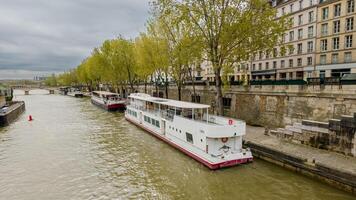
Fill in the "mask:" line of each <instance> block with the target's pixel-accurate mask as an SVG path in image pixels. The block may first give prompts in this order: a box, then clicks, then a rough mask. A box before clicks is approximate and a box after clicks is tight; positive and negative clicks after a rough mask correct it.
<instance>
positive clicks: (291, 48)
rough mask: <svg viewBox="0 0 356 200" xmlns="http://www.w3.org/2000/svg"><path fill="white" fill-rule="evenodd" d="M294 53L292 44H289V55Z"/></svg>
mask: <svg viewBox="0 0 356 200" xmlns="http://www.w3.org/2000/svg"><path fill="white" fill-rule="evenodd" d="M293 53H294V46H293V45H289V55H292V54H293Z"/></svg>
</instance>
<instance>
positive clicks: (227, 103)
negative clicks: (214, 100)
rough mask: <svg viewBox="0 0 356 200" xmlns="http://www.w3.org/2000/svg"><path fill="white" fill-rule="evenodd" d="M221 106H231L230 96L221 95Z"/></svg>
mask: <svg viewBox="0 0 356 200" xmlns="http://www.w3.org/2000/svg"><path fill="white" fill-rule="evenodd" d="M223 106H224V108H230V107H231V98H227V97H223Z"/></svg>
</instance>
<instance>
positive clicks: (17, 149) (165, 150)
mask: <svg viewBox="0 0 356 200" xmlns="http://www.w3.org/2000/svg"><path fill="white" fill-rule="evenodd" d="M15 93H16V94H17V95H16V97H15V99H16V100H24V101H25V102H26V112H25V114H23V115H22V116H21V117H20V118H19V119H18V120H17V121H16V122H15V123H13V124H12V125H10V126H8V127H5V128H0V199H11V200H12V199H14V200H16V199H34V200H39V199H51V200H52V199H199V200H200V199H242V200H244V199H264V200H268V199H271V200H272V199H273V200H278V199H288V200H297V199H298V200H299V199H308V200H312V199H320V200H327V199H330V200H331V199H332V200H338V199H340V200H341V199H342V200H347V199H350V200H351V199H353V200H354V199H355V197H354V196H351V195H350V194H348V193H345V192H343V191H340V190H336V189H334V188H332V187H330V186H328V185H325V184H323V183H320V182H317V181H314V180H312V179H309V178H306V177H304V176H301V175H299V174H296V173H294V172H291V171H288V170H285V169H283V168H281V167H278V166H275V165H273V164H270V163H267V162H264V161H261V160H258V159H256V160H255V161H254V162H253V163H252V164H248V165H242V166H237V167H232V168H228V169H223V170H218V171H210V170H209V169H207V168H206V167H204V166H202V165H201V164H199V163H197V162H196V161H194V160H192V159H191V158H189V157H187V156H185V155H184V154H182V153H180V152H178V151H177V150H175V149H173V148H172V147H170V146H169V145H167V144H165V143H163V142H161V141H159V140H157V139H155V138H154V137H152V136H151V135H149V134H147V133H146V132H144V131H143V130H141V129H139V128H137V127H135V126H134V125H132V124H130V123H129V122H127V121H125V119H124V117H123V114H122V113H108V112H106V111H104V110H101V109H100V108H97V107H95V106H93V105H91V103H90V101H89V99H86V98H84V99H75V98H72V97H68V96H60V95H46V93H47V92H46V91H40V90H38V91H31V95H28V96H25V95H22V93H23V92H22V91H15ZM28 115H32V116H33V118H34V121H32V122H28V121H27V118H28Z"/></svg>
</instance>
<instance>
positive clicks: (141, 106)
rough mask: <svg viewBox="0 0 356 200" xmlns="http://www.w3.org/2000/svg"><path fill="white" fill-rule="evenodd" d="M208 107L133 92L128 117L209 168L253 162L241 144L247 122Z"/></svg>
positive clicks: (128, 106)
mask: <svg viewBox="0 0 356 200" xmlns="http://www.w3.org/2000/svg"><path fill="white" fill-rule="evenodd" d="M209 107H210V106H209V105H203V104H196V103H190V102H183V101H176V100H170V99H163V98H157V97H152V96H150V95H148V94H142V93H134V94H131V95H130V96H129V105H127V109H126V112H125V118H126V119H127V120H128V121H130V122H132V123H134V124H135V125H137V126H139V127H141V128H143V129H145V130H146V131H148V132H149V133H151V134H152V135H154V136H156V137H157V138H159V139H161V140H163V141H164V142H167V143H168V144H170V145H172V146H173V147H175V148H177V149H178V150H180V151H182V152H183V153H185V154H187V155H188V156H190V157H192V158H194V159H195V160H197V161H199V162H200V163H202V164H204V165H205V166H207V167H208V168H210V169H219V168H223V167H229V166H234V165H238V164H242V163H248V162H252V160H253V157H252V153H251V151H250V150H249V149H244V148H242V136H243V135H244V134H245V131H246V123H245V122H244V121H241V120H236V119H229V118H225V117H221V116H215V115H210V114H209Z"/></svg>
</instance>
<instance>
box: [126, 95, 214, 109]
mask: <svg viewBox="0 0 356 200" xmlns="http://www.w3.org/2000/svg"><path fill="white" fill-rule="evenodd" d="M129 98H133V99H138V100H142V101H148V102H152V103H156V104H160V105H167V106H171V107H176V108H191V109H203V108H210V106H209V105H205V104H198V103H191V102H186V101H176V100H172V99H163V98H158V97H152V96H150V95H148V94H144V93H133V94H130V96H129Z"/></svg>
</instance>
